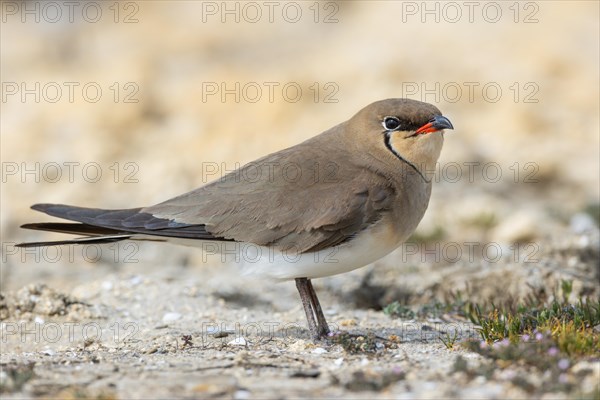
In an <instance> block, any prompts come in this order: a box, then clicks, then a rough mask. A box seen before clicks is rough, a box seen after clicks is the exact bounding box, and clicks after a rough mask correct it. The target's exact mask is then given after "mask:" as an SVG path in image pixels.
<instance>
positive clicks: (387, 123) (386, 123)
mask: <svg viewBox="0 0 600 400" xmlns="http://www.w3.org/2000/svg"><path fill="white" fill-rule="evenodd" d="M382 125H383V127H384V128H385V129H387V130H388V131H393V130H394V129H398V127H399V126H400V120H399V119H398V118H396V117H385V118H384V119H383V124H382Z"/></svg>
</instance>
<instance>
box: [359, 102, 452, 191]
mask: <svg viewBox="0 0 600 400" xmlns="http://www.w3.org/2000/svg"><path fill="white" fill-rule="evenodd" d="M348 122H349V123H350V125H351V126H352V127H353V129H352V131H353V133H354V135H360V141H362V142H363V143H364V141H365V140H366V141H367V147H364V148H363V149H362V150H363V151H365V150H367V151H368V152H369V153H371V155H373V156H375V157H378V158H383V159H385V160H388V161H389V162H393V163H395V162H396V161H392V158H395V159H396V160H397V161H398V162H402V163H403V164H404V165H407V166H409V167H411V168H413V167H416V169H418V170H419V172H420V173H421V174H422V175H423V176H424V177H425V178H426V179H427V180H429V179H431V176H432V175H433V171H434V170H435V164H436V163H437V160H438V158H439V156H440V152H441V150H442V145H443V143H444V129H454V127H453V126H452V123H451V122H450V120H449V119H448V118H446V117H444V116H443V115H442V113H441V112H440V110H438V109H437V107H435V106H433V105H431V104H428V103H423V102H421V101H416V100H410V99H387V100H381V101H377V102H375V103H372V104H369V105H368V106H366V107H365V108H363V109H362V110H360V111H359V112H358V113H357V114H356V115H355V116H354V117H352V119H350V121H348ZM409 164H412V166H410V165H409Z"/></svg>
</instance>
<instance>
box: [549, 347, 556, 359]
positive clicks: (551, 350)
mask: <svg viewBox="0 0 600 400" xmlns="http://www.w3.org/2000/svg"><path fill="white" fill-rule="evenodd" d="M557 354H558V349H557V348H556V347H554V346H552V347H550V348H549V349H548V355H549V356H551V357H554V356H555V355H557Z"/></svg>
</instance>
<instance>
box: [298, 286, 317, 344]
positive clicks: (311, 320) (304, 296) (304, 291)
mask: <svg viewBox="0 0 600 400" xmlns="http://www.w3.org/2000/svg"><path fill="white" fill-rule="evenodd" d="M309 285H310V281H309V280H308V279H306V278H296V288H297V289H298V293H300V299H301V300H302V306H304V312H305V313H306V320H307V321H308V329H309V330H310V333H311V335H312V337H313V339H319V330H318V329H317V323H316V322H315V311H314V309H313V305H312V296H311V293H310V290H309Z"/></svg>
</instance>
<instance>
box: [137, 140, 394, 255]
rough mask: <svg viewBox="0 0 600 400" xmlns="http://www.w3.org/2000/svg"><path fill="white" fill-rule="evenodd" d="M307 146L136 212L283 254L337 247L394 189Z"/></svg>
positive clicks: (372, 217)
mask: <svg viewBox="0 0 600 400" xmlns="http://www.w3.org/2000/svg"><path fill="white" fill-rule="evenodd" d="M307 144H308V142H305V143H302V144H300V145H298V146H295V147H293V148H290V149H286V150H283V151H280V152H277V153H274V154H271V155H269V156H266V157H264V158H262V159H259V160H257V161H255V162H253V163H251V164H247V165H245V166H244V167H242V168H241V169H239V170H237V171H234V172H232V173H230V174H228V175H226V176H225V177H223V178H222V179H220V180H218V181H215V182H213V183H211V184H208V185H206V186H204V187H201V188H199V189H196V190H194V191H192V192H189V193H186V194H184V195H181V196H178V197H176V198H173V199H171V200H167V201H165V202H163V203H160V204H158V205H155V206H152V207H147V208H144V209H142V210H141V212H143V213H149V214H151V215H153V216H154V217H157V218H161V219H167V220H172V221H175V222H177V223H183V224H190V225H197V224H201V225H203V226H204V227H205V229H206V231H207V232H208V233H210V234H211V235H213V236H217V237H222V238H226V239H233V240H236V241H243V242H251V243H256V244H259V245H271V246H275V247H277V248H280V249H284V250H286V249H294V250H296V251H299V252H305V251H314V250H319V249H323V248H326V247H330V246H335V245H337V244H340V243H343V242H344V241H346V240H348V239H349V238H351V237H352V236H354V235H356V234H357V233H358V232H360V231H361V230H363V229H365V228H366V227H368V226H369V225H370V224H372V223H374V222H375V221H377V220H378V219H379V218H380V217H381V212H382V211H384V210H386V209H389V208H390V206H391V202H392V199H393V197H394V196H393V195H394V193H393V189H392V188H391V186H390V185H389V183H388V182H386V181H385V179H384V178H382V177H381V176H379V175H377V174H375V173H374V172H370V171H368V170H365V169H364V168H360V167H359V166H356V165H353V164H352V162H351V159H349V158H344V157H342V159H343V160H344V161H343V163H342V162H340V163H338V164H336V163H333V162H332V161H331V157H330V156H331V151H332V149H331V148H327V146H324V147H321V146H315V144H314V143H313V144H312V145H308V146H307ZM336 150H337V151H343V150H340V149H336ZM339 155H340V154H338V156H339Z"/></svg>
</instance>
